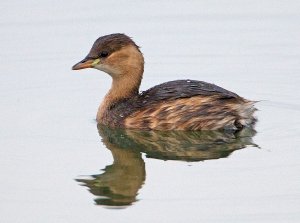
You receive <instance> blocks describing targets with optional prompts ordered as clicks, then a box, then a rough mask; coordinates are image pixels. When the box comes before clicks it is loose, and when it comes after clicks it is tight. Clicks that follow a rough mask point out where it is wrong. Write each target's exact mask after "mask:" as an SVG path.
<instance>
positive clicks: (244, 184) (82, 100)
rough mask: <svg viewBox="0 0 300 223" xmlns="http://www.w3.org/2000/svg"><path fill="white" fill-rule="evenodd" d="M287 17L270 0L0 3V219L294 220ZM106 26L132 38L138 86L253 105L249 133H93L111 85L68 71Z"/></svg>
mask: <svg viewBox="0 0 300 223" xmlns="http://www.w3.org/2000/svg"><path fill="white" fill-rule="evenodd" d="M299 12H300V3H299V1H284V2H283V1H282V2H279V1H271V0H269V1H234V0H232V1H222V2H220V1H189V2H187V3H183V2H180V1H165V2H164V3H161V2H160V1H151V2H146V1H145V2H141V1H130V2H127V1H126V2H125V1H90V2H83V1H72V2H70V3H65V2H62V1H44V2H35V1H24V2H19V1H9V2H6V3H1V7H0V18H1V19H0V24H1V29H0V34H1V43H0V46H1V51H0V57H1V60H0V63H1V73H0V78H1V82H0V98H1V100H0V123H1V128H0V145H1V149H0V167H1V170H2V171H1V172H2V174H1V178H0V189H1V195H0V221H1V222H9V223H10V222H28V223H29V222H30V223H32V222H49V223H50V222H98V221H102V222H154V221H156V222H183V221H188V222H201V221H203V222H204V221H205V222H299V220H300V212H299V210H300V178H299V171H300V162H299V158H300V150H299V148H298V145H299V142H300V137H299V134H300V119H299V115H300V103H299V101H300V100H299V99H300V90H299V84H300V74H299V73H300V63H299V61H300V54H299V52H300V42H299V39H300V13H299ZM114 32H123V33H126V34H128V35H129V36H132V37H134V40H135V41H136V42H137V44H138V45H140V46H142V48H141V49H142V51H143V53H144V56H145V58H146V67H145V69H146V71H145V77H144V79H143V83H142V87H141V88H142V90H145V89H147V88H149V87H151V86H153V85H155V84H158V83H162V82H164V81H168V80H174V79H183V78H189V79H198V80H203V81H207V82H212V83H215V84H218V85H220V86H222V87H224V88H226V89H229V90H232V91H234V92H236V93H238V94H240V95H242V96H244V97H246V98H249V99H253V100H261V102H260V103H259V104H258V105H257V107H258V108H259V110H260V111H259V112H258V113H257V117H258V119H259V122H258V124H257V126H256V131H257V133H256V134H252V133H251V134H250V135H247V136H246V137H242V138H241V137H240V136H237V137H232V136H228V135H222V134H221V135H219V134H217V135H214V134H212V135H205V134H204V135H203V134H200V135H197V134H196V135H190V134H188V135H176V134H175V135H173V134H163V135H161V134H154V135H150V136H149V135H146V136H147V137H145V135H138V137H137V136H136V135H134V136H133V135H132V133H131V134H129V135H128V133H122V132H121V133H120V132H109V131H103V132H101V131H100V130H99V132H100V135H101V136H99V133H98V129H97V126H96V123H95V121H94V118H95V114H96V111H97V107H98V104H99V103H100V101H101V99H102V97H103V96H104V94H105V93H106V91H107V90H108V88H109V85H110V81H111V80H110V78H109V77H108V76H107V75H106V74H104V73H101V72H99V71H96V70H84V71H81V72H74V71H71V66H72V65H73V64H74V63H76V62H78V61H79V60H80V59H82V58H83V57H84V56H85V55H86V53H87V52H88V50H89V49H90V47H91V44H92V43H93V41H94V40H95V39H96V38H97V37H99V36H101V35H105V34H109V33H114ZM149 137H150V138H149ZM183 138H184V139H185V140H181V139H183ZM137 139H138V141H137ZM145 140H146V141H145ZM101 141H102V142H101ZM183 142H187V143H186V144H185V143H183ZM224 142H226V143H224ZM182 143H183V144H182ZM254 144H255V145H258V146H259V148H258V147H255V146H253V145H254ZM195 145H197V146H198V147H197V146H195ZM207 145H210V146H208V147H209V149H207V148H208V147H207ZM185 148H186V149H185ZM188 148H189V149H190V150H189V151H188V152H187V151H186V150H188ZM197 148H198V149H197ZM199 148H200V149H199ZM199 151H200V152H199ZM112 156H114V159H113V157H112ZM218 158H221V159H218ZM169 159H172V160H169ZM190 159H193V161H194V162H186V161H184V160H189V161H191V160H190ZM164 160H168V161H164ZM199 160H206V161H199ZM113 162H114V163H113ZM103 169H104V170H103ZM76 180H77V181H84V182H82V183H78V182H77V181H76ZM81 184H87V185H88V186H89V188H86V187H83V186H81ZM89 190H91V191H90V192H91V193H90V192H89ZM99 195H101V196H102V195H106V196H110V197H112V196H113V197H112V198H113V199H111V200H107V199H103V197H99ZM111 202H117V203H111ZM120 202H121V204H123V205H125V206H123V207H122V208H119V209H120V210H111V208H108V207H107V206H105V207H104V206H103V204H106V205H108V204H109V205H111V204H115V205H119V204H120ZM96 203H98V204H102V205H95V204H96ZM119 207H120V206H119Z"/></svg>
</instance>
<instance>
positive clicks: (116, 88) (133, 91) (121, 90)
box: [97, 69, 143, 123]
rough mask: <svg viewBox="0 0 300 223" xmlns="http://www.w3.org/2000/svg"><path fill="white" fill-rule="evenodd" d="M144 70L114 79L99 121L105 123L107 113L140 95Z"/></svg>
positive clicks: (99, 110) (99, 114)
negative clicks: (125, 100) (123, 101)
mask: <svg viewBox="0 0 300 223" xmlns="http://www.w3.org/2000/svg"><path fill="white" fill-rule="evenodd" d="M142 73H143V69H142V70H136V72H132V73H128V74H122V75H120V77H113V82H112V85H111V88H110V90H109V91H108V93H107V94H106V95H105V97H104V100H103V101H102V103H101V105H100V107H99V109H98V113H97V121H98V122H100V123H103V118H104V116H105V113H106V111H108V110H109V109H110V108H111V107H112V106H113V105H115V104H116V103H118V102H120V101H121V100H124V99H127V98H131V97H133V96H135V95H137V94H138V93H139V87H140V84H141V80H142Z"/></svg>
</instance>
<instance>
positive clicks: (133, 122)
mask: <svg viewBox="0 0 300 223" xmlns="http://www.w3.org/2000/svg"><path fill="white" fill-rule="evenodd" d="M90 67H91V68H96V69H99V70H101V71H104V72H106V73H108V74H109V75H110V76H111V77H112V79H113V82H112V87H111V89H110V90H109V92H108V93H107V95H106V96H105V98H104V100H103V102H102V104H101V105H100V107H99V110H98V113H97V122H98V123H101V124H104V125H108V126H110V127H119V128H130V129H155V130H217V129H228V130H237V129H241V128H242V127H244V126H251V125H253V124H254V123H255V121H256V119H255V118H254V117H253V113H254V112H255V110H256V109H255V108H254V102H253V101H249V100H246V99H244V98H242V97H240V96H238V95H237V94H235V93H233V92H230V91H228V90H225V89H223V88H221V87H219V86H217V85H214V84H209V83H206V82H202V81H195V80H177V81H170V82H166V83H163V84H160V85H157V86H155V87H153V88H151V89H149V90H147V91H144V92H142V93H140V94H139V93H138V92H139V87H140V84H141V80H142V76H143V71H144V58H143V55H142V53H141V52H140V50H139V47H138V46H137V45H136V44H135V43H134V42H133V41H132V40H131V39H130V38H129V37H128V36H126V35H124V34H111V35H107V36H103V37H100V38H98V39H97V40H96V42H95V43H94V45H93V47H92V49H91V50H90V52H89V54H88V55H87V56H86V57H85V59H83V60H82V61H80V62H79V63H77V64H75V65H74V66H73V69H74V70H78V69H83V68H90Z"/></svg>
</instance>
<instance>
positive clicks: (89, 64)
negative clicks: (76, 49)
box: [72, 59, 100, 70]
mask: <svg viewBox="0 0 300 223" xmlns="http://www.w3.org/2000/svg"><path fill="white" fill-rule="evenodd" d="M99 62H100V59H83V60H82V61H80V62H79V63H77V64H75V65H74V66H73V67H72V70H80V69H85V68H93V67H94V66H95V65H96V64H98V63H99Z"/></svg>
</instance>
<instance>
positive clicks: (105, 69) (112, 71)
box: [94, 64, 121, 77]
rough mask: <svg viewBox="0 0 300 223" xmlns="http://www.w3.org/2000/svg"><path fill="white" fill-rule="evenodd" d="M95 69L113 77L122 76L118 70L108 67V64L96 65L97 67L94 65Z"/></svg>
mask: <svg viewBox="0 0 300 223" xmlns="http://www.w3.org/2000/svg"><path fill="white" fill-rule="evenodd" d="M94 68H96V69H98V70H101V71H103V72H105V73H108V74H109V75H110V76H112V77H116V76H118V75H120V73H121V72H120V71H119V70H118V69H116V68H114V67H111V66H109V65H106V64H96V65H94Z"/></svg>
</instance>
